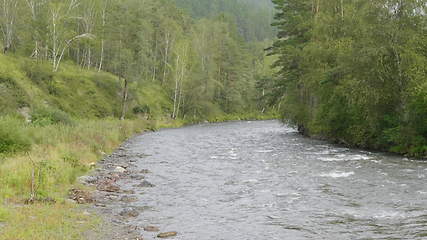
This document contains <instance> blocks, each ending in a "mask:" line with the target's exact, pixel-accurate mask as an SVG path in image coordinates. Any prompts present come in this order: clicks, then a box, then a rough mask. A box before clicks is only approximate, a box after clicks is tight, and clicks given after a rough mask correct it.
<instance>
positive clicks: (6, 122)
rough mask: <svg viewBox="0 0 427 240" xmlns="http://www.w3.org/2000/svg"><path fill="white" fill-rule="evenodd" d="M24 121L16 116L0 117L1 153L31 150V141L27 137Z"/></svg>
mask: <svg viewBox="0 0 427 240" xmlns="http://www.w3.org/2000/svg"><path fill="white" fill-rule="evenodd" d="M24 127H25V126H24V123H23V122H22V121H21V120H19V119H15V118H11V117H6V118H0V155H4V154H13V153H18V152H24V151H29V150H30V148H31V141H30V140H29V139H28V138H27V137H25V134H24Z"/></svg>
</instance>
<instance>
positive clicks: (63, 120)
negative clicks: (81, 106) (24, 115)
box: [31, 108, 74, 126]
mask: <svg viewBox="0 0 427 240" xmlns="http://www.w3.org/2000/svg"><path fill="white" fill-rule="evenodd" d="M31 120H32V122H33V124H35V125H38V126H47V125H51V124H64V125H73V124H74V122H73V120H72V119H71V117H70V116H69V115H68V114H67V113H65V112H63V111H61V110H57V109H48V108H38V109H35V110H34V111H33V112H32V113H31Z"/></svg>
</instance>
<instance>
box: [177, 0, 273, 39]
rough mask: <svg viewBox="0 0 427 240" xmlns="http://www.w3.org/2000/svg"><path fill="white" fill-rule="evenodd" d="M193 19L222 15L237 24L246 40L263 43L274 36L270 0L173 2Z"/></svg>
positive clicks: (179, 0) (189, 0)
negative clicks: (185, 10)
mask: <svg viewBox="0 0 427 240" xmlns="http://www.w3.org/2000/svg"><path fill="white" fill-rule="evenodd" d="M174 1H176V3H177V5H178V6H179V7H182V8H184V9H187V11H189V13H190V14H191V15H192V16H193V17H195V18H203V17H213V16H217V15H219V14H224V15H226V16H227V17H230V18H232V19H233V21H235V22H236V23H237V27H238V31H239V33H240V34H241V36H243V37H244V38H245V39H246V40H249V41H263V40H266V39H272V38H273V37H274V35H275V31H274V28H273V27H271V23H272V20H273V16H274V8H273V4H272V2H271V0H231V1H230V0H197V1H195V0H174Z"/></svg>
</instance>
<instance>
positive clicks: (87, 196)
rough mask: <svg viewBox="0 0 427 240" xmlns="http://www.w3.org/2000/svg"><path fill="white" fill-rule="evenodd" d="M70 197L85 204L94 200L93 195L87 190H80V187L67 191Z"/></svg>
mask: <svg viewBox="0 0 427 240" xmlns="http://www.w3.org/2000/svg"><path fill="white" fill-rule="evenodd" d="M68 196H69V198H70V199H72V200H74V201H76V202H77V203H78V204H87V203H93V202H95V199H94V197H93V196H92V194H91V193H90V192H89V191H85V190H80V189H71V190H70V191H69V192H68Z"/></svg>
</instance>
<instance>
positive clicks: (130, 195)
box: [69, 140, 177, 240]
mask: <svg viewBox="0 0 427 240" xmlns="http://www.w3.org/2000/svg"><path fill="white" fill-rule="evenodd" d="M131 142H132V140H129V141H128V142H126V143H124V144H123V145H122V146H121V147H119V148H118V149H117V150H116V151H115V152H114V153H113V154H111V155H110V156H107V157H105V158H104V159H103V160H101V161H100V162H99V164H98V166H97V169H96V170H95V172H94V174H93V175H90V176H83V177H80V178H79V181H80V183H82V184H84V185H87V186H89V187H90V188H91V189H94V190H93V191H90V190H82V189H71V190H70V194H69V196H70V199H72V200H73V201H76V202H77V203H80V204H90V206H91V207H90V209H89V210H90V211H91V212H94V213H95V214H97V215H99V216H101V217H102V219H103V224H102V226H101V228H100V229H99V232H96V233H95V232H91V233H88V234H87V238H88V240H104V239H108V240H141V239H143V236H144V235H145V234H147V235H148V234H150V235H154V236H157V237H158V238H167V237H173V236H176V235H177V233H176V232H168V231H165V232H161V229H159V228H158V227H156V226H140V225H138V224H137V222H136V220H135V219H136V218H137V217H138V216H139V215H140V214H142V213H143V212H144V210H146V209H147V208H149V207H147V206H137V205H135V204H134V203H136V202H138V199H139V196H141V195H142V194H144V189H146V188H152V187H155V185H154V184H152V183H150V182H148V181H147V180H145V176H146V175H148V174H150V171H149V170H148V169H139V168H138V166H137V165H136V162H138V161H140V160H142V159H143V158H144V157H146V156H145V155H142V154H133V153H130V152H129V150H128V149H127V146H128V145H129V144H130V143H131ZM124 186H126V187H124Z"/></svg>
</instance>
